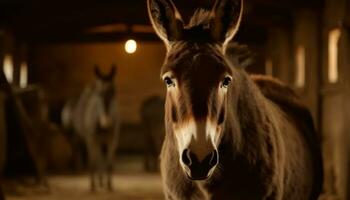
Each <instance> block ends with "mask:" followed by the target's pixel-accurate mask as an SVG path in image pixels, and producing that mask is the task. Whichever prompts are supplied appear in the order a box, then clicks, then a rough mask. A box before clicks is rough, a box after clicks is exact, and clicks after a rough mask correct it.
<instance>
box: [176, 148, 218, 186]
mask: <svg viewBox="0 0 350 200" xmlns="http://www.w3.org/2000/svg"><path fill="white" fill-rule="evenodd" d="M181 160H182V163H183V164H184V165H185V171H186V173H187V176H188V178H189V179H191V180H204V179H207V178H209V176H210V175H211V173H212V172H213V168H214V167H215V166H216V165H217V164H218V163H219V154H218V151H217V150H214V151H212V152H211V153H210V154H208V155H207V156H206V157H205V158H204V159H203V160H202V161H199V160H198V157H197V156H196V155H195V154H194V153H192V152H191V151H190V150H189V149H185V150H184V151H183V152H182V155H181Z"/></svg>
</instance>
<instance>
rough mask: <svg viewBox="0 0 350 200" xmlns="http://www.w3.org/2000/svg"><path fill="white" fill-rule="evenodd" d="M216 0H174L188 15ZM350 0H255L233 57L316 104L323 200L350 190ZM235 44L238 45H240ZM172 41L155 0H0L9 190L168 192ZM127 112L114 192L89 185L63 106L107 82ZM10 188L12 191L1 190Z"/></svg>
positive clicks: (3, 161)
mask: <svg viewBox="0 0 350 200" xmlns="http://www.w3.org/2000/svg"><path fill="white" fill-rule="evenodd" d="M214 2H215V1H213V0H191V1H185V0H174V4H175V5H176V6H177V8H178V10H179V12H180V13H181V15H182V17H183V19H184V21H185V22H188V21H189V19H190V18H191V16H192V14H193V13H194V11H195V10H196V9H197V8H199V7H200V8H203V9H210V8H211V7H212V6H213V4H214ZM349 27H350V1H349V0H336V1H334V0H333V1H331V0H324V1H318V0H308V1H301V0H297V1H292V0H282V1H275V0H251V1H245V4H244V13H243V20H242V23H241V27H240V29H239V32H238V33H237V35H236V36H235V38H234V42H235V43H233V42H232V43H231V44H229V47H234V46H235V45H237V43H239V44H240V45H246V46H244V50H245V51H243V53H241V52H234V51H233V50H232V51H231V50H230V48H228V54H229V57H230V55H232V56H231V57H230V59H231V60H233V62H239V63H241V64H242V65H246V70H247V71H248V72H249V73H254V74H266V75H269V76H273V77H276V78H278V79H280V80H282V81H283V82H284V83H286V84H288V85H289V86H291V87H292V88H293V89H294V90H295V91H296V92H297V93H298V94H299V95H300V96H301V98H302V100H303V101H304V103H305V104H306V105H307V106H308V108H309V109H310V111H311V113H312V116H313V119H314V123H315V126H316V129H317V132H318V136H319V138H320V140H321V143H322V152H323V158H324V163H323V167H324V186H323V195H322V197H321V198H322V199H344V200H345V199H349V189H350V184H349V177H350V173H349V170H350V169H349V166H350V164H349V163H350V162H349V161H350V160H349V148H348V146H349V145H348V144H349V142H350V138H349V133H350V132H349V131H350V127H349V123H347V121H348V120H349V119H350V114H349V113H350V104H349V102H350V88H349V87H350V79H349V75H350V66H349V65H350V60H349V56H348V53H349V51H350V42H349V41H350V40H349ZM232 49H234V48H232ZM165 55H166V49H165V47H164V45H163V43H162V42H161V41H160V40H159V39H158V37H157V36H156V34H155V33H154V30H153V28H152V26H151V24H150V22H149V18H148V14H147V7H146V1H136V0H132V1H131V0H130V1H123V2H121V1H120V2H118V1H107V2H100V3H98V2H83V1H75V2H58V1H55V2H38V1H27V2H22V1H4V2H0V61H1V62H0V68H1V69H2V71H1V73H2V76H1V77H2V78H1V79H0V80H1V81H0V82H1V86H0V89H1V90H0V148H1V149H0V172H1V176H0V177H1V178H0V180H1V184H2V190H3V191H4V194H5V196H6V199H48V198H52V199H61V198H67V199H77V198H87V199H127V198H131V199H163V194H162V182H161V178H160V174H159V167H158V165H159V162H158V155H159V152H160V148H161V147H160V146H161V141H162V140H163V137H164V134H165V132H164V127H163V121H164V119H163V115H164V110H163V104H164V97H165V91H166V89H165V86H164V84H163V83H162V81H161V79H160V68H161V65H162V64H163V60H164V57H165ZM96 66H97V67H98V69H99V70H100V73H101V74H103V75H104V76H107V75H108V73H109V72H110V71H111V69H112V66H115V67H116V70H115V77H114V78H113V83H114V85H115V91H116V95H117V102H118V108H119V115H120V118H118V119H119V122H120V135H119V144H118V146H117V147H116V149H115V151H114V153H113V157H114V158H115V160H114V164H113V168H114V173H113V177H112V180H113V183H114V190H113V192H105V191H99V192H97V193H93V194H91V193H89V192H88V191H89V186H90V185H89V184H90V183H89V169H88V162H89V157H88V151H89V150H88V149H87V147H86V146H85V145H84V143H83V141H82V139H81V137H79V136H78V135H77V134H76V133H74V131H72V130H70V129H69V128H68V129H67V128H65V127H64V122H63V121H62V117H61V115H62V111H63V109H64V106H65V104H66V103H67V102H69V101H70V100H72V99H77V98H78V97H79V95H80V94H81V93H82V92H83V90H84V88H85V87H86V86H87V85H89V84H91V83H92V82H93V81H94V80H95V79H96V73H95V71H94V70H95V68H96ZM0 196H1V195H0Z"/></svg>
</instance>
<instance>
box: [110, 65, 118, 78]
mask: <svg viewBox="0 0 350 200" xmlns="http://www.w3.org/2000/svg"><path fill="white" fill-rule="evenodd" d="M116 74H117V66H116V65H115V64H112V66H111V71H110V72H109V77H110V78H111V79H112V78H113V77H114V76H115V75H116Z"/></svg>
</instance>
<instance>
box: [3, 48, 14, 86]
mask: <svg viewBox="0 0 350 200" xmlns="http://www.w3.org/2000/svg"><path fill="white" fill-rule="evenodd" d="M3 69H4V73H5V76H6V79H7V81H8V82H9V83H12V81H13V61H12V56H11V55H9V54H6V55H5V57H4V68H3Z"/></svg>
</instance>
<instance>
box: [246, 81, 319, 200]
mask: <svg viewBox="0 0 350 200" xmlns="http://www.w3.org/2000/svg"><path fill="white" fill-rule="evenodd" d="M251 78H252V80H253V81H254V82H255V84H256V85H257V86H258V87H259V89H260V90H261V92H262V93H263V95H264V96H265V97H266V98H268V99H270V100H271V101H273V102H274V103H276V104H277V105H278V106H279V107H280V108H281V109H282V110H283V111H284V112H285V113H288V115H289V116H290V117H291V118H293V119H294V121H295V122H296V125H297V126H298V127H299V129H300V130H301V132H302V133H303V136H304V138H305V140H306V142H307V144H308V146H309V148H310V151H311V154H312V160H313V168H314V183H315V184H314V185H313V188H312V198H311V199H316V198H317V196H318V195H319V194H320V192H321V190H322V184H323V167H322V155H321V153H320V152H321V150H320V136H319V135H317V133H316V130H315V127H314V123H313V119H312V116H311V113H310V111H309V109H308V108H307V107H306V106H305V105H304V104H303V103H302V102H301V100H300V98H299V97H298V95H297V94H296V93H295V92H294V91H293V90H292V89H291V88H290V87H288V86H287V85H285V84H284V83H282V82H281V81H279V80H277V79H275V78H272V77H268V76H263V75H251Z"/></svg>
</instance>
